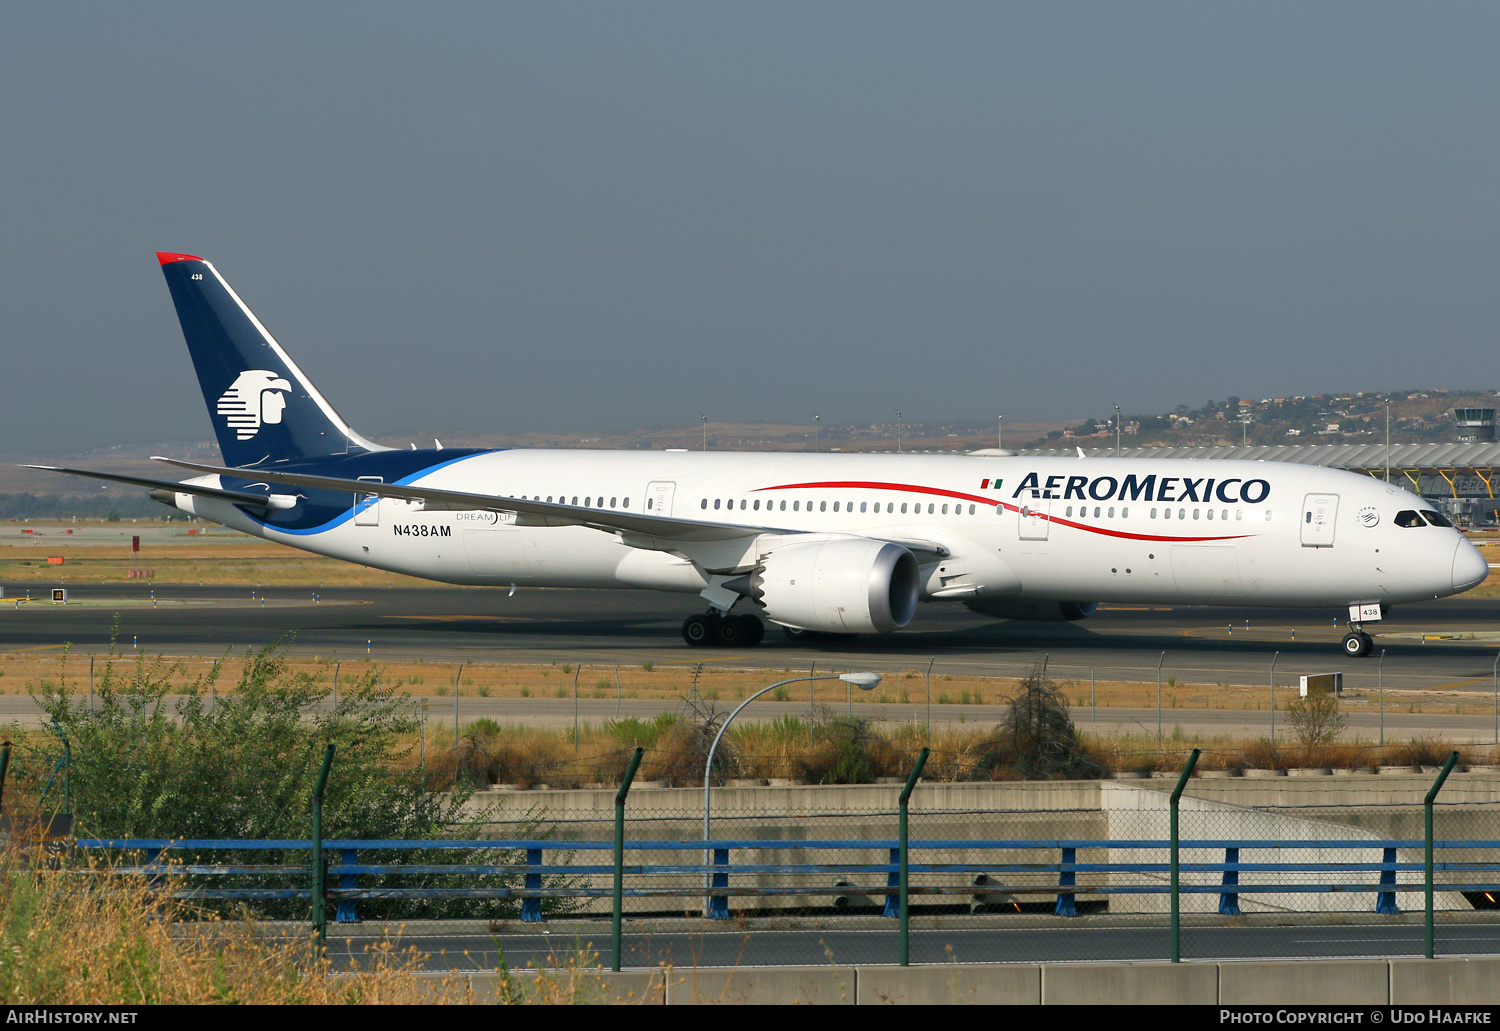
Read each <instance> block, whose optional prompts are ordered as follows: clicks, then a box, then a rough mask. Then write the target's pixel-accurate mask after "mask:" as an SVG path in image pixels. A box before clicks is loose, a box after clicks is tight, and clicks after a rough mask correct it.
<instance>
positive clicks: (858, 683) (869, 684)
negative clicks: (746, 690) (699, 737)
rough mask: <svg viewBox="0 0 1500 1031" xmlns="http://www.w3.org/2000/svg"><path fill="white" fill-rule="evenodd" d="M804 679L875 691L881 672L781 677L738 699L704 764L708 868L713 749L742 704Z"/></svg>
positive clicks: (707, 883) (706, 877) (707, 884)
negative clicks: (842, 683) (840, 682)
mask: <svg viewBox="0 0 1500 1031" xmlns="http://www.w3.org/2000/svg"><path fill="white" fill-rule="evenodd" d="M804 680H842V681H844V682H845V683H846V684H852V685H853V686H854V687H857V688H859V689H860V690H861V691H873V690H875V687H876V685H877V684H879V683H880V674H879V673H838V674H833V673H829V674H826V675H824V676H821V677H792V678H791V679H790V680H780V681H777V682H776V683H774V684H772V685H770V686H769V687H763V688H761V689H760V690H759V691H757V692H755V693H754V694H753V695H751V696H750V697H749V698H746V699H745V700H744V701H743V702H741V703H740V704H739V705H738V706H737V707H736V708H735V710H734V711H733V712H731V713H730V714H729V718H728V719H726V720H725V721H724V722H723V723H722V724H721V725H720V726H719V732H718V733H717V734H715V735H714V743H713V744H711V745H709V746H708V762H706V763H704V764H703V865H704V866H705V867H707V866H708V865H709V864H710V862H712V860H713V856H711V855H710V854H709V848H708V820H709V783H710V778H711V777H712V775H713V768H714V752H716V751H718V748H719V742H720V741H721V740H723V737H724V732H725V731H726V730H728V729H729V725H730V724H731V723H733V722H734V718H735V717H736V716H738V715H739V714H740V713H741V712H742V711H744V708H745V706H747V705H749V704H750V703H751V702H753V701H755V700H756V699H757V698H759V697H760V696H761V695H763V694H765V693H766V692H767V691H774V690H776V688H778V687H784V686H785V685H787V684H800V683H801V682H802V681H804ZM712 877H713V875H712V874H711V873H709V872H708V871H707V870H705V871H704V873H703V887H704V889H705V891H706V889H708V888H711V887H713V884H712V881H711V878H712ZM703 912H704V914H705V915H706V914H707V913H708V897H707V895H706V894H705V896H704V899H703Z"/></svg>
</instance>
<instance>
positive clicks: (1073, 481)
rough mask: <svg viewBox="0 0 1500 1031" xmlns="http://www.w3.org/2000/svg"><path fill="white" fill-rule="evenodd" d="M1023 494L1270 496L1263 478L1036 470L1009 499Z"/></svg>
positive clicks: (1063, 497) (1205, 499)
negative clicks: (1043, 474) (1045, 472)
mask: <svg viewBox="0 0 1500 1031" xmlns="http://www.w3.org/2000/svg"><path fill="white" fill-rule="evenodd" d="M1023 494H1025V495H1026V496H1027V497H1033V498H1050V499H1052V500H1054V501H1070V500H1074V499H1076V500H1078V501H1176V502H1184V501H1191V502H1197V503H1209V504H1211V503H1213V502H1215V501H1218V502H1222V503H1223V504H1226V505H1239V504H1245V505H1258V504H1260V503H1261V502H1262V501H1265V500H1266V498H1268V497H1270V495H1271V485H1270V484H1269V483H1268V482H1266V481H1265V480H1259V479H1255V480H1244V479H1240V478H1239V477H1237V476H1230V477H1226V478H1224V479H1215V478H1214V477H1212V476H1198V477H1192V476H1159V475H1157V474H1156V473H1152V474H1151V475H1149V476H1136V475H1135V474H1134V473H1131V474H1130V475H1128V476H1125V477H1115V476H1067V475H1064V474H1062V473H1058V474H1056V475H1053V476H1048V477H1047V478H1046V479H1045V480H1043V479H1042V478H1041V477H1040V476H1039V475H1038V474H1037V473H1027V474H1026V477H1025V478H1024V479H1023V480H1022V481H1021V485H1020V486H1019V487H1017V488H1016V491H1015V493H1014V494H1012V495H1011V498H1012V499H1015V498H1019V497H1021V496H1022V495H1023Z"/></svg>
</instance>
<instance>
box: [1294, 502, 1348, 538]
mask: <svg viewBox="0 0 1500 1031" xmlns="http://www.w3.org/2000/svg"><path fill="white" fill-rule="evenodd" d="M1338 514H1339V496H1338V495H1337V494H1309V495H1307V497H1305V498H1303V499H1302V546H1303V547H1304V548H1331V547H1333V531H1334V523H1335V520H1336V519H1337V516H1338Z"/></svg>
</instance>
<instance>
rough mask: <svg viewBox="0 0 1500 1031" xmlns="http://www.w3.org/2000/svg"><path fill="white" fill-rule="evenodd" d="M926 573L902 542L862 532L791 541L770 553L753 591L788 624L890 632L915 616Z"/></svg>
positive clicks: (839, 630) (830, 629)
mask: <svg viewBox="0 0 1500 1031" xmlns="http://www.w3.org/2000/svg"><path fill="white" fill-rule="evenodd" d="M920 581H921V577H920V575H919V573H918V571H917V559H916V556H915V555H913V554H912V553H911V552H909V551H907V550H906V549H905V548H903V547H901V546H900V545H898V544H891V543H889V542H887V541H872V540H867V539H864V538H858V537H848V538H836V539H834V540H825V541H809V542H807V543H805V544H788V545H786V546H785V547H781V548H777V549H776V550H775V551H773V552H771V553H770V554H769V555H767V556H766V557H765V558H764V559H763V560H762V562H761V565H760V566H759V568H757V569H756V571H755V573H754V574H753V575H752V576H751V579H750V596H751V597H752V598H754V599H755V602H756V604H758V605H760V606H761V608H763V609H765V612H766V615H767V616H768V617H769V618H770V619H772V620H773V621H774V622H777V623H780V624H782V625H783V626H790V627H797V628H799V629H802V630H821V631H824V632H826V633H835V634H851V633H889V632H890V631H892V630H900V629H901V628H902V627H904V626H906V624H908V623H910V622H911V617H912V616H913V615H915V614H916V611H917V595H918V592H919V590H920Z"/></svg>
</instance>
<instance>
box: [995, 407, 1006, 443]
mask: <svg viewBox="0 0 1500 1031" xmlns="http://www.w3.org/2000/svg"><path fill="white" fill-rule="evenodd" d="M995 418H996V420H997V421H998V423H999V425H997V426H996V427H995V447H996V448H997V449H998V450H1000V451H1004V450H1005V416H1003V415H997V416H996V417H995Z"/></svg>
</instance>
